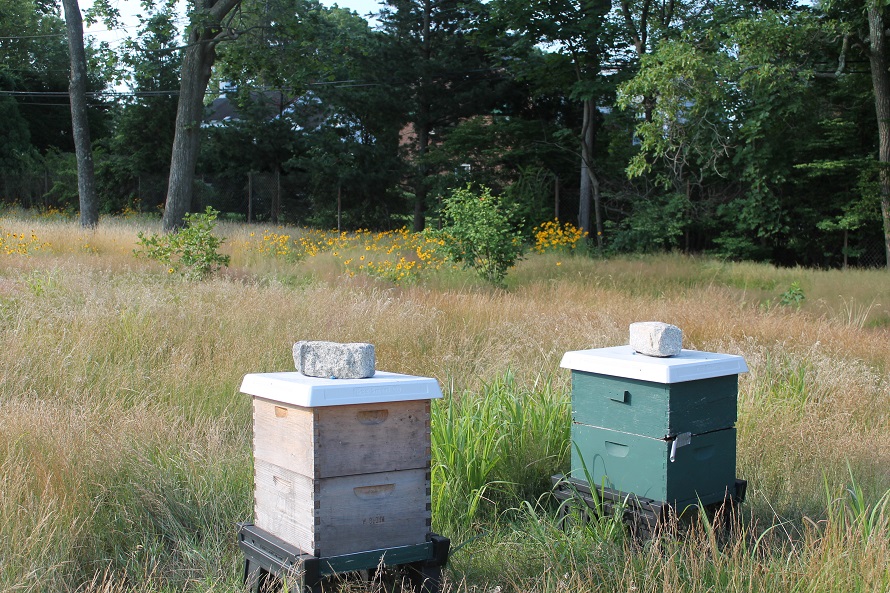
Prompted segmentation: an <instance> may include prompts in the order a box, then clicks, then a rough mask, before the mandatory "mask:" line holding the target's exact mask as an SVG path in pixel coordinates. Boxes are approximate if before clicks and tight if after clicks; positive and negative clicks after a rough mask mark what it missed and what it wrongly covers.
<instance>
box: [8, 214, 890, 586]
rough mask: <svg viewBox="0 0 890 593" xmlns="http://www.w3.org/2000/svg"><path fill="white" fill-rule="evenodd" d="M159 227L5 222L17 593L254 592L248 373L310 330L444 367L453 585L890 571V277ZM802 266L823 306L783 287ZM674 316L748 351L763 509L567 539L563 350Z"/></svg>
mask: <svg viewBox="0 0 890 593" xmlns="http://www.w3.org/2000/svg"><path fill="white" fill-rule="evenodd" d="M157 230H158V225H157V223H156V221H150V220H149V221H146V220H137V221H123V220H116V219H107V220H106V219H103V221H102V224H101V225H100V227H99V229H98V230H96V231H83V230H81V229H79V228H78V227H77V226H76V225H75V224H73V223H71V222H67V221H63V220H41V219H30V218H22V217H19V218H9V217H7V218H0V231H2V232H4V233H5V232H9V233H13V232H15V233H16V234H17V235H21V234H24V235H26V242H30V241H31V239H30V237H31V233H32V232H33V234H34V235H35V236H36V237H37V238H38V239H37V242H36V243H35V244H39V245H40V248H39V249H33V250H26V254H22V253H19V252H15V253H10V254H6V253H5V252H4V253H0V331H2V338H3V342H4V348H3V349H2V350H0V379H2V380H0V385H2V391H0V559H2V562H0V590H3V591H28V592H30V591H34V592H36V591H46V590H60V591H84V592H88V591H90V592H109V593H111V592H118V591H120V592H123V591H145V592H165V593H166V592H173V591H237V590H240V564H239V563H240V561H241V558H240V555H239V552H238V550H237V547H236V545H235V526H234V525H235V522H237V521H242V520H249V519H250V517H251V513H252V508H251V507H252V494H251V492H252V460H251V436H250V435H251V424H250V423H251V415H250V402H249V398H248V396H245V395H243V394H240V393H239V391H238V387H239V384H240V380H241V378H242V377H243V375H244V374H246V373H251V372H268V371H278V370H287V369H289V368H292V361H291V359H290V346H291V344H292V343H293V342H294V341H296V340H299V339H326V340H335V341H368V342H372V343H374V344H375V346H376V351H377V361H378V368H380V369H385V370H390V371H396V372H404V373H410V374H416V375H424V376H431V377H435V378H437V379H438V380H439V381H440V383H441V385H442V387H443V392H444V393H445V397H444V398H443V400H441V401H436V402H434V403H433V408H432V422H431V425H432V439H433V510H434V515H433V521H434V528H435V529H436V530H437V531H439V532H441V533H444V534H445V535H448V536H450V537H451V538H452V540H453V543H454V547H455V552H454V554H453V556H452V563H451V567H450V569H449V571H448V575H447V576H448V582H447V584H446V587H445V588H446V590H448V591H468V592H469V591H473V592H476V591H478V592H483V591H485V592H489V591H494V590H498V588H500V590H501V591H505V592H506V591H528V592H533V593H537V592H551V591H566V592H568V591H616V590H625V591H653V592H655V591H667V590H678V591H690V592H698V591H716V590H720V591H724V590H725V591H835V590H837V591H841V590H842V591H868V592H871V591H874V592H880V593H886V592H887V591H888V589H890V568H888V567H890V508H888V507H890V503H888V500H890V495H888V492H890V472H888V469H887V468H890V379H888V371H890V364H888V363H890V340H888V338H890V329H888V322H887V320H888V319H890V316H888V313H887V310H888V308H890V298H888V297H890V295H888V290H890V281H888V276H887V273H886V272H885V271H880V270H873V271H865V270H847V271H818V270H803V269H778V268H774V267H771V266H766V265H755V264H733V263H726V262H719V261H715V260H709V259H703V258H691V257H685V256H680V255H662V256H653V257H647V258H615V259H591V258H587V257H582V256H572V255H570V254H565V253H563V254H560V253H545V254H532V255H529V256H528V257H527V259H525V260H523V261H522V262H520V263H519V265H518V266H517V267H516V268H515V269H513V270H512V271H511V272H510V274H509V275H508V277H507V283H508V289H507V290H498V289H492V288H489V287H487V286H484V285H482V284H480V283H479V282H478V281H477V280H476V279H475V278H473V277H472V276H471V274H470V273H468V272H464V271H462V270H454V269H450V268H449V269H441V270H438V271H436V273H430V274H428V275H424V276H422V277H419V278H416V279H414V280H413V281H411V282H407V283H405V282H402V283H397V282H393V281H392V280H391V279H386V278H380V277H376V276H369V275H367V274H361V273H360V274H355V275H353V276H350V275H349V274H348V273H346V270H345V269H344V266H343V263H342V261H341V259H340V257H341V256H339V255H338V256H334V255H333V254H332V253H330V252H323V253H320V254H318V255H314V256H312V257H303V258H286V257H276V256H274V255H271V254H269V253H262V252H261V250H259V249H258V248H257V240H258V239H257V237H260V239H261V238H262V236H263V233H264V232H265V231H269V230H270V229H268V228H266V227H262V226H261V225H253V226H247V225H232V224H222V225H220V227H219V229H218V230H219V232H220V233H222V234H224V235H225V236H226V238H227V242H226V244H225V245H224V247H223V249H224V250H225V251H226V253H228V254H230V255H231V256H232V265H231V266H230V268H228V269H227V270H224V271H223V273H221V274H219V275H217V276H216V277H214V278H211V279H209V280H206V281H203V282H186V281H183V280H182V279H179V278H177V277H172V276H171V275H169V274H167V273H166V270H164V269H162V268H161V267H160V266H159V265H157V264H155V263H154V262H151V261H147V260H145V259H137V258H135V257H134V256H133V249H134V248H135V246H136V233H137V232H138V231H144V232H156V231H157ZM277 232H278V234H282V233H284V234H288V235H292V236H293V237H299V236H301V233H304V232H307V231H305V230H304V229H277ZM251 233H253V236H251ZM380 241H383V239H380ZM374 248H375V249H376V247H374ZM350 249H355V247H354V246H353V247H350ZM361 249H364V247H361ZM369 251H370V250H369ZM795 282H796V283H798V285H799V286H800V287H801V290H802V291H803V294H804V295H805V296H806V298H805V299H804V300H803V302H802V303H801V306H800V308H799V309H798V308H797V307H796V306H783V305H781V304H779V303H780V301H781V295H782V293H783V292H785V291H787V290H788V289H789V288H790V287H791V285H792V283H795ZM653 319H657V320H661V321H666V322H669V323H675V324H677V325H679V326H680V327H681V328H683V330H684V346H686V347H691V348H696V349H701V350H712V351H721V352H728V353H733V354H741V355H743V356H744V357H745V359H746V360H747V362H748V365H749V367H750V369H751V370H750V372H749V373H747V374H744V375H742V376H741V377H740V393H739V421H738V445H739V450H738V471H737V474H738V475H739V477H742V478H745V479H747V480H748V481H749V489H748V502H747V503H746V504H745V505H744V506H743V507H742V512H741V516H739V517H736V518H735V522H736V525H735V528H734V529H733V531H732V533H731V534H730V535H728V536H720V537H717V536H716V535H715V534H714V533H713V532H712V531H711V530H709V529H708V527H707V525H704V526H696V527H693V528H692V529H691V530H689V531H688V532H685V533H678V534H665V536H663V537H661V538H659V539H656V540H655V541H653V542H650V543H647V544H644V545H639V544H637V543H634V542H633V541H630V540H629V539H628V538H627V537H625V535H624V533H623V530H621V529H616V525H615V522H614V521H611V520H610V519H609V518H605V519H604V520H603V521H600V522H596V523H594V524H589V525H575V526H572V527H571V528H569V529H566V530H562V529H559V528H558V526H557V523H556V519H555V515H556V513H555V509H556V502H555V500H554V499H553V498H552V497H551V496H550V495H549V494H548V487H549V477H550V475H552V474H553V473H557V472H564V471H566V470H567V460H568V438H569V437H568V428H569V426H568V423H569V418H570V415H569V377H568V372H567V371H565V370H562V369H560V368H559V366H558V365H559V360H560V358H561V356H562V354H563V353H564V352H566V351H568V350H577V349H583V348H591V347H603V346H613V345H618V344H623V343H626V342H627V327H628V325H629V324H630V323H631V322H634V321H643V320H653ZM610 521H611V522H610ZM374 587H378V588H379V587H380V586H379V585H376V584H374V583H370V584H349V585H348V586H347V588H349V589H350V590H373V589H374Z"/></svg>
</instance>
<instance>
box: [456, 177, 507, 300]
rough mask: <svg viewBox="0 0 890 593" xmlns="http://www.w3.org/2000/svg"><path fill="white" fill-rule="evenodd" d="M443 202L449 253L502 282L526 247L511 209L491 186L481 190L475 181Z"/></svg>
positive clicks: (488, 280) (500, 283)
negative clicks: (515, 226)
mask: <svg viewBox="0 0 890 593" xmlns="http://www.w3.org/2000/svg"><path fill="white" fill-rule="evenodd" d="M443 202H444V209H443V211H442V214H443V218H444V219H445V226H444V227H443V228H442V230H441V233H440V234H441V236H442V238H443V239H444V240H445V246H444V250H445V252H446V253H447V255H448V257H449V258H450V259H452V260H454V261H456V262H458V263H463V264H464V267H466V268H472V269H473V270H475V271H476V273H477V274H478V275H479V276H480V277H481V278H483V279H484V280H486V281H487V282H490V283H492V284H495V285H497V286H502V285H503V283H504V277H505V276H506V275H507V270H509V269H510V268H511V267H512V266H513V264H515V263H516V261H517V260H519V259H520V258H521V257H522V252H523V249H524V245H523V242H522V237H521V235H520V233H519V232H517V231H515V230H513V224H512V222H511V212H509V211H507V210H506V209H505V208H504V207H503V205H502V204H501V201H500V199H499V198H498V197H497V196H493V195H491V190H489V189H488V188H487V187H482V188H481V190H480V191H479V192H478V193H477V192H476V191H474V190H473V187H472V186H471V185H468V186H467V187H465V188H461V189H456V190H454V191H453V192H452V193H451V196H449V197H447V198H445V200H444V201H443Z"/></svg>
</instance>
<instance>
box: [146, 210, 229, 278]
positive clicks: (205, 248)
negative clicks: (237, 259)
mask: <svg viewBox="0 0 890 593" xmlns="http://www.w3.org/2000/svg"><path fill="white" fill-rule="evenodd" d="M217 214H219V213H218V212H217V211H216V210H214V209H213V208H211V207H210V206H208V207H207V210H205V211H204V212H203V213H200V214H191V213H189V214H186V215H185V226H184V227H183V228H182V229H180V230H178V231H176V232H173V233H170V234H166V235H157V234H152V235H151V236H150V237H146V236H145V235H144V234H143V233H141V232H140V233H138V235H137V236H138V237H139V241H138V242H137V245H139V248H138V249H136V250H135V251H134V254H135V255H136V257H139V256H142V255H144V256H145V257H147V258H148V259H153V260H155V261H159V262H161V263H162V264H164V265H165V266H167V272H168V273H170V274H174V273H176V274H180V275H182V276H183V277H184V278H187V279H189V280H201V279H202V278H205V277H206V276H208V275H210V274H212V273H214V272H216V271H218V270H219V269H220V268H221V267H222V266H227V265H229V256H228V255H222V254H220V253H219V252H218V251H217V250H218V249H219V247H220V245H222V243H223V240H222V239H220V238H219V237H217V236H216V235H214V234H213V229H214V228H215V227H216V215H217Z"/></svg>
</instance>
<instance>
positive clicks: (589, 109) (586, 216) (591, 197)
mask: <svg viewBox="0 0 890 593" xmlns="http://www.w3.org/2000/svg"><path fill="white" fill-rule="evenodd" d="M595 141H596V104H595V101H594V100H593V99H588V100H586V101H584V117H583V120H582V124H581V190H580V197H579V199H580V202H579V204H578V226H579V227H581V230H582V231H584V232H586V233H588V235H590V234H593V233H592V229H591V227H590V204H591V202H593V210H594V216H595V219H596V245H597V247H598V248H599V249H602V247H603V217H602V208H601V204H600V184H599V179H597V177H596V173H595V172H594V171H593V146H594V143H595Z"/></svg>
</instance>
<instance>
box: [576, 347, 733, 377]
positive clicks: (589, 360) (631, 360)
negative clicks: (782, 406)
mask: <svg viewBox="0 0 890 593" xmlns="http://www.w3.org/2000/svg"><path fill="white" fill-rule="evenodd" d="M559 366H561V367H563V368H566V369H572V370H575V371H584V372H588V373H597V374H600V375H609V376H612V377H622V378H624V379H638V380H640V381H650V382H652V383H682V382H684V381H696V380H699V379H710V378H712V377H723V376H725V375H737V374H739V373H746V372H748V365H747V364H746V363H745V359H744V358H742V357H741V356H737V355H735V354H719V353H716V352H699V351H698V350H680V354H678V355H677V356H670V357H666V358H657V357H654V356H646V355H645V354H639V353H638V352H635V351H634V349H633V348H631V347H630V346H615V347H613V348H593V349H591V350H575V351H572V352H566V353H565V354H564V355H563V357H562V362H561V363H560V365H559Z"/></svg>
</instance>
